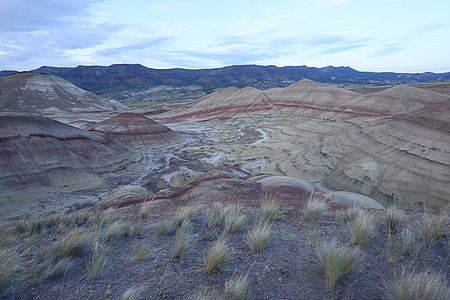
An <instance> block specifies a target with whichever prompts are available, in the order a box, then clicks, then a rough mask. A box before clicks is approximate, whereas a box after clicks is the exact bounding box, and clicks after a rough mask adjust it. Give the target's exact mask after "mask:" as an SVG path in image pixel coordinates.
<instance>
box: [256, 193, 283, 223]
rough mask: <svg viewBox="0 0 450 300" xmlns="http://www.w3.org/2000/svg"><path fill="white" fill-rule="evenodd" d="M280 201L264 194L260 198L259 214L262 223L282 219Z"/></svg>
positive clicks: (275, 197) (273, 196)
mask: <svg viewBox="0 0 450 300" xmlns="http://www.w3.org/2000/svg"><path fill="white" fill-rule="evenodd" d="M280 200H281V199H280V198H279V197H277V196H275V195H268V194H264V196H261V197H260V200H259V202H260V212H261V219H262V221H263V222H264V221H270V220H275V219H282V218H283V213H282V212H281V211H280Z"/></svg>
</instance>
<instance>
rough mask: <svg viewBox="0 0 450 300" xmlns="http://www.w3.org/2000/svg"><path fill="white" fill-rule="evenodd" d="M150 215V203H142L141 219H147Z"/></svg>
mask: <svg viewBox="0 0 450 300" xmlns="http://www.w3.org/2000/svg"><path fill="white" fill-rule="evenodd" d="M149 214H150V203H142V204H141V209H140V210H139V215H140V216H141V219H147V218H148V215H149Z"/></svg>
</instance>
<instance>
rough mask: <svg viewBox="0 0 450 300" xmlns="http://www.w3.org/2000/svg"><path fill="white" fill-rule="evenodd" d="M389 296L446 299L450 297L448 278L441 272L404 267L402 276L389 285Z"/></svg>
mask: <svg viewBox="0 0 450 300" xmlns="http://www.w3.org/2000/svg"><path fill="white" fill-rule="evenodd" d="M388 296H389V297H390V299H394V300H422V299H433V300H446V299H449V298H450V290H449V287H448V284H447V280H446V279H445V278H444V277H443V276H442V275H440V274H431V273H429V272H424V273H414V272H407V271H406V270H405V269H403V271H402V273H401V274H400V277H399V278H398V279H397V280H396V281H395V282H394V283H393V284H390V285H388Z"/></svg>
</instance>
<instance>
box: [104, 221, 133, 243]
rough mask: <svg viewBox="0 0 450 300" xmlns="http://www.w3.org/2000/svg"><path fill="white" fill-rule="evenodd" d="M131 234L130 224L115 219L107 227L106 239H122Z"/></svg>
mask: <svg viewBox="0 0 450 300" xmlns="http://www.w3.org/2000/svg"><path fill="white" fill-rule="evenodd" d="M129 234H130V224H128V223H122V222H121V221H115V222H114V223H112V224H111V225H109V226H108V227H107V228H106V231H105V241H107V242H110V241H115V240H120V239H122V238H124V237H126V236H128V235H129Z"/></svg>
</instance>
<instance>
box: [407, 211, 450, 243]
mask: <svg viewBox="0 0 450 300" xmlns="http://www.w3.org/2000/svg"><path fill="white" fill-rule="evenodd" d="M413 230H414V231H415V232H416V233H417V234H418V235H419V236H420V237H422V239H423V240H424V242H425V243H429V244H431V243H434V242H436V241H438V240H439V239H441V238H442V237H444V236H446V235H447V234H448V232H449V230H450V222H449V218H448V216H447V213H446V211H443V212H442V213H440V214H439V215H433V214H431V213H425V214H424V215H423V219H422V223H421V224H420V223H419V224H417V225H416V226H415V227H414V228H413Z"/></svg>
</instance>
